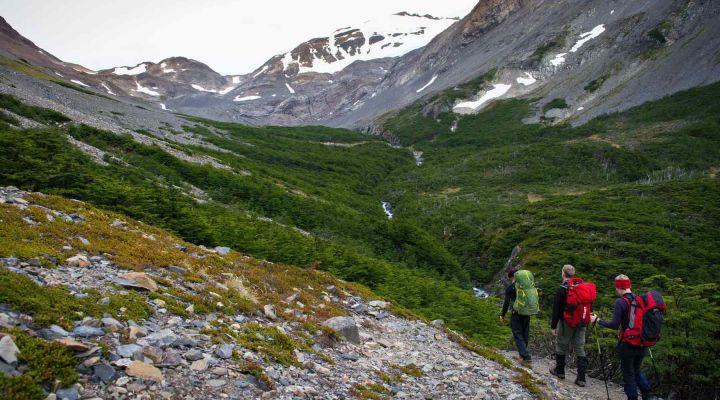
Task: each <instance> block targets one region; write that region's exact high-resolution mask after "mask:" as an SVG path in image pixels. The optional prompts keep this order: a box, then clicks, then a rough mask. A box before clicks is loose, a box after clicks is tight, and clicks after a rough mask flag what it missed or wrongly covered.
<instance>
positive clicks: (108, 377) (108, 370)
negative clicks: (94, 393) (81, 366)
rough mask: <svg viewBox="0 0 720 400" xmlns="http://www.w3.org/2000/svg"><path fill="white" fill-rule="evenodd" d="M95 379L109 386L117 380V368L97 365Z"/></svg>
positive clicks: (94, 372)
mask: <svg viewBox="0 0 720 400" xmlns="http://www.w3.org/2000/svg"><path fill="white" fill-rule="evenodd" d="M93 377H95V378H97V379H99V380H101V381H102V382H103V383H105V384H108V383H110V382H112V381H113V379H114V378H115V368H113V367H111V366H109V365H107V364H97V365H95V366H94V367H93Z"/></svg>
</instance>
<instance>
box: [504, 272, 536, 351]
mask: <svg viewBox="0 0 720 400" xmlns="http://www.w3.org/2000/svg"><path fill="white" fill-rule="evenodd" d="M508 278H510V279H511V280H512V282H511V283H510V285H508V287H507V288H505V300H504V301H503V307H502V312H501V313H500V322H502V323H504V322H505V314H506V313H507V311H508V309H509V308H510V301H512V302H513V308H512V313H511V315H510V329H511V330H512V335H513V338H514V339H515V345H516V346H517V350H518V353H520V357H521V358H522V360H523V363H524V364H526V365H527V364H529V363H531V362H532V357H531V356H530V351H529V350H528V344H529V340H530V316H531V315H535V314H537V313H538V312H539V305H538V292H537V289H535V279H534V278H533V275H532V273H531V272H530V271H527V270H518V269H516V268H512V269H511V270H510V271H509V272H508Z"/></svg>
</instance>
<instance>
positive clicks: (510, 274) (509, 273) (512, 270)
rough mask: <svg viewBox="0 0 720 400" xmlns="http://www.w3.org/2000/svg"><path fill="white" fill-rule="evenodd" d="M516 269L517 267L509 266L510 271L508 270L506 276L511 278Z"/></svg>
mask: <svg viewBox="0 0 720 400" xmlns="http://www.w3.org/2000/svg"><path fill="white" fill-rule="evenodd" d="M517 271H518V270H517V268H515V267H513V268H510V271H508V278H512V277H513V276H515V273H516V272H517Z"/></svg>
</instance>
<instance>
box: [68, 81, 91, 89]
mask: <svg viewBox="0 0 720 400" xmlns="http://www.w3.org/2000/svg"><path fill="white" fill-rule="evenodd" d="M70 82H72V83H75V84H78V85H80V86H82V87H90V86H89V85H87V84H85V83H83V82H80V81H79V80H77V79H72V80H70Z"/></svg>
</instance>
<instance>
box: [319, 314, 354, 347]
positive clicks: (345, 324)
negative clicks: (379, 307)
mask: <svg viewBox="0 0 720 400" xmlns="http://www.w3.org/2000/svg"><path fill="white" fill-rule="evenodd" d="M323 325H325V326H327V327H329V328H332V329H333V330H334V331H335V332H337V333H338V334H339V335H340V336H342V337H344V338H345V339H346V340H347V341H349V342H351V343H355V344H359V343H360V331H359V330H358V327H357V324H355V320H354V319H352V318H350V317H334V318H330V319H328V320H327V321H325V322H323Z"/></svg>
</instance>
